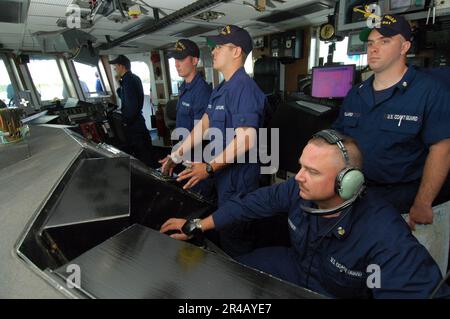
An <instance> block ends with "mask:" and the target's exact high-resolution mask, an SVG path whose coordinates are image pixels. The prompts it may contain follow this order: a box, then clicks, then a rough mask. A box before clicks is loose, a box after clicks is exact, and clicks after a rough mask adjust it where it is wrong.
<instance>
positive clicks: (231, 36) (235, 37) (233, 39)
mask: <svg viewBox="0 0 450 319" xmlns="http://www.w3.org/2000/svg"><path fill="white" fill-rule="evenodd" d="M206 41H207V42H208V45H209V46H210V47H212V48H214V47H215V46H216V45H220V44H226V43H232V44H234V45H236V46H238V47H241V48H242V50H243V51H244V52H245V54H249V53H250V51H252V49H253V41H252V38H251V37H250V34H248V32H247V31H246V30H244V29H242V28H240V27H238V26H235V25H227V26H225V27H224V28H223V29H222V31H220V34H219V35H215V36H210V37H206Z"/></svg>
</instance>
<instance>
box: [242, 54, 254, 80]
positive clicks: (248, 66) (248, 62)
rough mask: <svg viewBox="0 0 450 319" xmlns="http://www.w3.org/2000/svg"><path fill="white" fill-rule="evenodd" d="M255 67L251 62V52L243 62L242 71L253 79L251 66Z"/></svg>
mask: <svg viewBox="0 0 450 319" xmlns="http://www.w3.org/2000/svg"><path fill="white" fill-rule="evenodd" d="M254 65H255V61H253V51H251V52H250V53H249V54H248V56H247V59H246V60H245V64H244V69H245V72H247V74H248V75H250V77H253V66H254Z"/></svg>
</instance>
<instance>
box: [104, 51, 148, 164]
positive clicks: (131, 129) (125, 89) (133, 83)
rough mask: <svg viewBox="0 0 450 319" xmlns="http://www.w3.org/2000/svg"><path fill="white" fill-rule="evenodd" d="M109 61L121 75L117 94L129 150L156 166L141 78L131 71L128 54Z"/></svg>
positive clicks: (119, 75)
mask: <svg viewBox="0 0 450 319" xmlns="http://www.w3.org/2000/svg"><path fill="white" fill-rule="evenodd" d="M109 63H110V64H113V65H114V70H115V72H116V75H117V76H118V77H119V84H120V87H119V88H118V89H117V95H118V96H119V98H120V100H121V105H122V106H121V109H120V110H121V112H122V118H123V125H124V130H125V136H126V139H127V148H128V150H127V152H128V153H130V155H133V156H134V157H136V158H137V159H139V160H140V161H142V162H143V163H145V164H146V165H148V166H150V167H156V166H157V163H156V162H155V161H154V159H153V154H152V140H151V138H150V133H149V131H148V130H147V127H146V126H145V120H144V116H143V115H142V107H143V105H144V89H143V88H142V82H141V79H139V77H138V76H137V75H135V74H133V73H132V72H131V62H130V60H129V59H128V58H127V57H126V56H124V55H119V56H118V57H117V58H116V59H114V60H112V61H109Z"/></svg>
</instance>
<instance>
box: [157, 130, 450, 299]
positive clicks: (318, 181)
mask: <svg viewBox="0 0 450 319" xmlns="http://www.w3.org/2000/svg"><path fill="white" fill-rule="evenodd" d="M362 162H363V160H362V155H361V152H360V151H359V149H358V147H357V145H356V142H355V141H354V140H353V139H351V138H348V137H346V136H340V135H339V134H338V133H337V132H335V131H331V130H327V131H322V132H319V133H317V134H316V135H315V136H314V137H313V138H312V139H311V140H310V141H309V142H308V144H307V145H306V147H305V148H304V150H303V153H302V155H301V157H300V160H299V164H300V166H301V168H300V170H299V172H298V173H297V175H296V176H295V179H294V178H291V179H289V180H287V181H286V182H283V183H280V184H276V185H272V186H269V187H264V188H260V189H258V190H256V191H254V192H252V193H250V194H247V195H246V196H239V197H234V198H232V199H230V200H229V201H228V202H227V203H226V204H225V205H224V206H222V207H220V208H219V209H218V210H216V211H215V212H214V213H213V214H212V215H210V216H208V217H206V218H205V219H202V220H200V219H194V220H191V221H188V222H186V221H185V220H184V219H169V220H168V221H167V222H165V223H164V224H163V226H162V227H161V232H167V231H169V230H178V231H180V233H177V234H172V235H171V237H173V238H176V239H181V240H186V239H187V238H188V235H186V234H185V233H187V234H189V233H194V231H195V230H197V231H198V230H201V231H206V230H209V229H213V228H218V229H220V228H223V227H226V226H227V225H230V224H232V223H233V222H235V221H247V220H253V219H259V218H263V217H267V216H271V215H273V214H276V213H277V212H282V211H285V212H288V224H289V234H290V238H291V242H292V247H267V248H261V249H257V250H255V251H253V252H252V253H249V254H247V255H242V256H240V257H238V258H237V260H238V261H240V262H242V263H244V264H246V265H248V266H251V267H253V268H257V269H259V270H262V271H264V272H266V273H269V274H272V275H274V276H277V277H279V278H282V279H284V280H287V281H290V282H293V283H295V284H297V285H299V286H302V287H305V288H309V289H311V290H313V291H316V292H318V293H321V294H324V295H327V296H330V297H337V298H371V297H374V298H426V297H428V296H430V295H431V294H432V292H433V290H434V289H435V288H436V287H437V285H438V284H439V282H440V280H441V279H442V276H441V273H440V271H439V268H438V267H437V265H436V263H435V262H434V261H433V259H432V258H431V256H430V255H429V253H428V252H427V250H426V249H425V248H424V247H423V246H422V245H420V244H419V243H418V242H417V240H416V239H415V237H414V236H412V234H411V231H410V229H409V228H408V225H407V224H406V222H405V221H404V220H403V219H402V217H401V216H400V214H399V213H398V212H397V211H396V210H395V209H394V208H393V207H392V206H391V205H390V204H389V203H387V202H385V201H383V199H381V198H379V197H377V196H376V195H375V194H373V192H371V191H370V190H369V191H368V192H367V193H366V194H365V195H362V194H363V190H364V186H363V183H364V176H363V174H362V173H361V171H360V168H361V165H362ZM181 231H184V232H185V233H183V232H181ZM435 296H436V297H449V296H450V290H449V287H448V286H446V285H444V286H443V287H442V288H441V289H439V290H438V293H437V294H436V295H435Z"/></svg>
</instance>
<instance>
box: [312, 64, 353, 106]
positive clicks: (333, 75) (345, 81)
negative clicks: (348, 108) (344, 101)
mask: <svg viewBox="0 0 450 319" xmlns="http://www.w3.org/2000/svg"><path fill="white" fill-rule="evenodd" d="M354 79H355V65H354V64H351V65H337V66H329V67H313V69H312V81H311V82H312V83H311V96H313V97H317V98H343V97H345V96H346V95H347V93H348V91H350V89H351V88H352V86H353V82H354Z"/></svg>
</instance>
